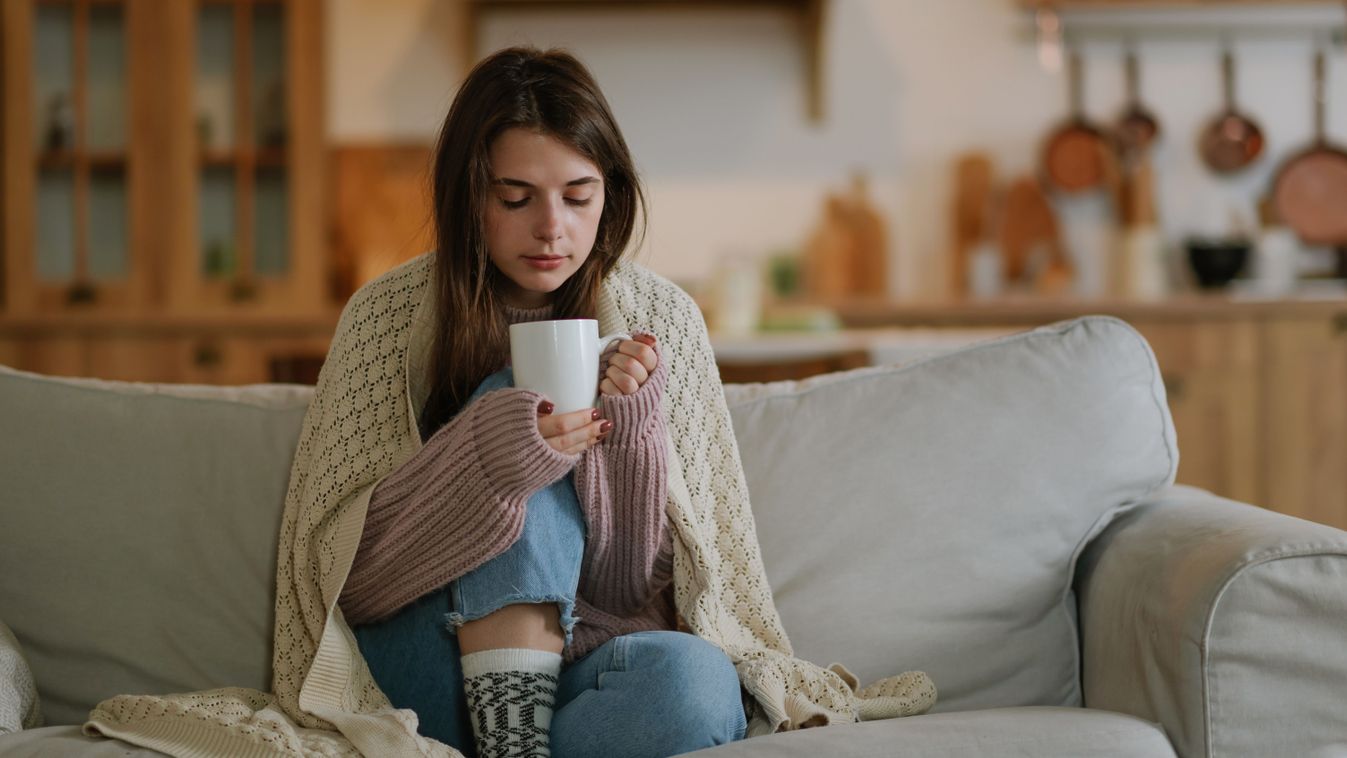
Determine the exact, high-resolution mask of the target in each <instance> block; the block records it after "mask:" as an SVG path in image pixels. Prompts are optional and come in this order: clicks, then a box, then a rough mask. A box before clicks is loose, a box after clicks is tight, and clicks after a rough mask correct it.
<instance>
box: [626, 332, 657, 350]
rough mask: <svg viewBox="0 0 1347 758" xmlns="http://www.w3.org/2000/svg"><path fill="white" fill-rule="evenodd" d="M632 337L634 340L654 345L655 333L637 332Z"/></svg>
mask: <svg viewBox="0 0 1347 758" xmlns="http://www.w3.org/2000/svg"><path fill="white" fill-rule="evenodd" d="M632 339H634V340H636V341H637V342H644V343H645V344H647V345H649V346H651V347H654V346H655V335H653V334H647V333H646V332H641V333H640V334H637V335H636V336H634V337H632Z"/></svg>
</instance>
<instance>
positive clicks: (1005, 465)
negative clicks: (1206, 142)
mask: <svg viewBox="0 0 1347 758" xmlns="http://www.w3.org/2000/svg"><path fill="white" fill-rule="evenodd" d="M726 397H727V400H728V401H729V403H730V413H731V416H732V417H733V421H734V431H735V436H736V438H737V440H738V443H739V448H740V453H741V457H742V459H743V463H744V473H745V477H746V479H747V482H748V489H749V493H750V497H751V500H752V505H753V514H754V519H755V521H756V526H757V533H758V538H759V541H760V544H761V546H762V555H763V563H764V565H765V568H766V572H767V579H768V581H769V582H770V583H771V586H772V590H773V594H774V597H775V600H776V606H777V609H778V610H779V612H780V614H781V619H782V623H783V624H784V626H785V629H786V633H787V635H789V637H790V641H791V644H792V645H793V647H794V650H795V653H796V654H797V655H799V656H800V657H802V658H804V659H806V660H811V661H814V662H816V663H819V664H821V665H827V664H829V663H832V662H840V663H842V664H844V665H845V666H847V668H849V669H850V670H851V671H852V672H853V673H855V674H856V675H857V677H858V678H859V679H860V681H861V684H862V685H864V684H867V683H869V682H873V681H875V680H877V679H879V678H882V677H885V676H890V675H893V674H897V673H900V672H903V671H908V670H919V671H925V672H927V673H928V674H930V676H931V678H932V679H933V680H934V681H935V684H936V686H937V687H938V688H939V690H940V699H939V701H938V702H937V703H936V705H935V707H934V712H943V711H961V710H963V711H967V710H976V709H981V708H1004V707H1011V706H1025V705H1055V706H1079V705H1081V702H1082V700H1081V693H1080V656H1079V651H1078V645H1079V635H1078V633H1077V626H1076V617H1075V613H1076V604H1075V599H1074V596H1073V595H1072V590H1071V581H1072V575H1073V569H1074V566H1075V562H1076V559H1077V555H1078V554H1079V552H1080V551H1081V549H1082V547H1083V546H1084V545H1085V544H1086V543H1087V542H1088V541H1089V540H1090V539H1091V538H1092V537H1093V536H1094V535H1096V534H1098V533H1099V532H1100V531H1101V530H1102V529H1103V528H1104V527H1105V526H1106V525H1107V524H1108V523H1109V522H1110V521H1111V520H1112V519H1113V518H1115V517H1116V516H1117V515H1118V514H1119V513H1120V512H1121V511H1122V509H1124V508H1126V507H1127V506H1128V504H1129V503H1133V502H1136V501H1139V500H1141V499H1143V498H1145V497H1146V496H1147V495H1148V493H1150V492H1153V491H1156V490H1158V489H1159V488H1161V487H1163V486H1165V485H1167V484H1169V483H1170V482H1172V481H1173V479H1174V473H1175V470H1176V468H1177V465H1178V449H1177V445H1176V442H1175V438H1174V427H1173V422H1172V421H1171V419H1170V416H1169V410H1168V407H1167V405H1166V402H1165V391H1164V384H1163V382H1162V381H1161V377H1160V372H1159V370H1158V368H1157V366H1156V363H1155V358H1154V355H1153V354H1152V353H1151V350H1150V347H1149V346H1148V345H1147V344H1146V342H1145V340H1144V339H1143V338H1142V337H1141V335H1140V334H1138V333H1137V332H1136V330H1134V329H1133V328H1132V327H1130V326H1128V325H1127V324H1126V323H1125V322H1123V321H1120V320H1118V319H1115V318H1110V317H1098V316H1095V317H1086V318H1081V319H1076V320H1073V321H1069V322H1064V323H1061V324H1054V325H1051V326H1046V327H1042V328H1039V329H1035V330H1033V331H1028V332H1023V333H1020V334H1015V335H1011V336H1008V337H1004V338H1000V339H996V340H992V341H988V342H984V343H980V344H977V345H973V346H970V347H966V348H962V349H959V350H956V351H954V352H949V353H946V354H942V355H938V356H935V357H932V358H927V359H923V360H919V361H916V362H913V363H910V364H906V365H902V366H884V367H872V368H866V369H858V370H856V371H850V372H844V373H837V374H830V375H825V376H821V377H816V378H813V379H807V380H804V381H799V382H777V383H772V384H766V385H743V386H737V387H736V386H729V387H727V388H726Z"/></svg>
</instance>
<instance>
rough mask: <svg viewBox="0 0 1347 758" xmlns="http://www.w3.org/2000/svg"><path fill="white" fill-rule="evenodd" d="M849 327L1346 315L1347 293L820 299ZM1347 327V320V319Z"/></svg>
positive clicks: (1346, 322) (1217, 319) (1216, 319)
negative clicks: (1151, 298)
mask: <svg viewBox="0 0 1347 758" xmlns="http://www.w3.org/2000/svg"><path fill="white" fill-rule="evenodd" d="M821 305H824V306H826V307H828V308H831V309H832V310H833V311H834V312H836V313H837V315H838V317H839V318H840V319H841V321H842V323H843V324H845V325H846V326H847V327H849V328H867V327H877V326H899V325H903V326H908V325H929V324H941V325H987V324H1044V323H1049V322H1052V321H1060V320H1063V319H1070V318H1075V317H1077V316H1083V315H1086V314H1104V315H1112V316H1117V317H1119V318H1122V319H1124V320H1127V319H1132V318H1147V319H1159V320H1183V321H1193V320H1213V321H1219V320H1231V319H1243V318H1250V317H1254V316H1297V317H1299V316H1303V317H1327V318H1333V319H1339V320H1341V319H1344V318H1347V296H1338V297H1306V298H1303V299H1279V300H1259V299H1253V298H1241V297H1232V296H1230V295H1225V294H1204V293H1191V294H1183V295H1177V296H1174V297H1172V298H1169V299H1166V300H1160V301H1155V302H1141V301H1131V300H1096V299H1083V298H1061V299H1044V298H1037V297H1023V298H1014V297H1007V298H999V299H995V300H949V301H940V302H927V303H922V302H912V303H908V302H894V301H891V300H886V299H864V298H851V299H848V300H846V301H837V302H826V303H821ZM1343 324H1344V330H1347V321H1343Z"/></svg>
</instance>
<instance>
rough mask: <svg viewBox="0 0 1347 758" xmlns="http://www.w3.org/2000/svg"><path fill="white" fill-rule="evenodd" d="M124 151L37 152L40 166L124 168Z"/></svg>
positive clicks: (125, 161)
mask: <svg viewBox="0 0 1347 758" xmlns="http://www.w3.org/2000/svg"><path fill="white" fill-rule="evenodd" d="M126 163H127V157H126V153H125V152H123V151H121V150H43V151H42V152H41V153H38V156H37V165H38V167H40V168H73V167H75V166H77V165H81V164H83V165H87V166H89V167H90V168H126Z"/></svg>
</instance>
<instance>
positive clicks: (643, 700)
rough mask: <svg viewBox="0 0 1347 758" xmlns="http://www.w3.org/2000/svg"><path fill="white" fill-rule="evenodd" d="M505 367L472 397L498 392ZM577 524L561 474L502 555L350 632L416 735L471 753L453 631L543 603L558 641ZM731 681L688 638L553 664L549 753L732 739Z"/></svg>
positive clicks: (619, 752) (642, 639) (736, 697)
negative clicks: (556, 676) (550, 608)
mask: <svg viewBox="0 0 1347 758" xmlns="http://www.w3.org/2000/svg"><path fill="white" fill-rule="evenodd" d="M511 379H512V377H511V375H510V373H509V370H508V369H506V370H505V371H502V372H499V373H497V374H493V375H492V376H490V377H488V378H487V379H486V380H485V381H484V382H483V383H482V386H481V387H479V388H478V389H477V392H476V393H475V394H474V395H473V398H474V399H475V398H476V396H477V395H479V394H481V393H482V392H486V391H489V390H491V389H496V388H497V387H506V386H510V382H511ZM584 540H585V522H584V516H583V513H582V512H581V510H580V503H579V500H578V498H577V497H576V494H575V486H574V483H573V481H572V478H571V477H570V476H567V477H566V478H564V479H562V480H560V481H558V482H557V483H555V484H553V485H551V486H550V487H547V488H546V489H544V490H542V491H540V492H538V493H537V494H535V495H534V496H533V497H532V498H530V499H529V501H528V505H527V511H526V513H525V517H524V528H523V532H522V533H521V534H520V537H519V539H518V540H517V541H516V542H515V543H514V544H512V545H511V546H510V547H509V548H508V549H507V550H506V551H505V552H503V553H501V554H500V555H498V556H496V557H494V558H492V559H491V560H489V561H487V562H486V563H484V564H482V565H481V566H479V567H478V568H476V569H474V570H473V571H470V572H468V573H467V574H464V575H463V576H461V577H459V578H458V579H456V580H454V581H452V582H450V583H449V584H448V585H447V586H446V587H442V588H440V589H439V590H436V591H435V592H432V593H430V594H428V595H426V596H424V597H422V598H420V599H418V600H416V601H414V602H412V603H410V604H409V605H407V606H406V607H404V608H402V609H401V610H400V611H398V612H397V613H396V614H394V615H393V616H391V617H389V618H387V619H384V620H382V621H378V622H375V623H373V624H365V625H362V626H358V627H355V628H354V629H352V632H353V633H354V634H355V638H356V642H357V643H358V644H359V646H360V652H361V655H363V656H364V658H365V661H366V663H368V664H369V668H370V673H371V674H372V675H373V676H374V681H375V682H377V683H378V685H379V687H380V689H382V690H383V691H384V694H386V695H387V696H388V698H389V700H391V701H392V703H393V705H394V706H395V707H398V708H410V709H411V710H413V711H415V712H416V714H417V716H418V717H419V723H420V726H419V729H418V731H419V732H420V733H421V734H422V735H424V736H427V737H431V738H434V739H437V740H439V741H441V742H444V743H446V744H449V745H452V746H453V747H455V748H457V749H458V750H460V751H462V752H463V753H464V754H465V755H468V756H473V755H475V753H476V749H475V746H474V744H473V737H472V722H471V721H470V720H469V716H468V709H467V701H466V698H465V696H464V694H463V674H462V669H461V665H460V663H459V658H460V656H461V653H460V651H459V646H458V638H457V635H456V630H457V627H458V626H461V625H462V624H463V623H464V622H466V621H472V620H475V619H478V618H482V617H483V616H486V615H488V614H490V613H493V612H494V611H496V610H499V609H500V608H501V607H503V606H506V605H510V604H514V603H543V602H555V603H557V604H558V608H559V609H560V618H561V623H562V630H563V632H564V633H565V635H566V643H567V644H568V645H569V644H570V641H571V630H572V628H573V626H574V623H575V619H574V617H573V615H572V612H573V610H574V603H575V592H576V587H577V586H578V583H579V576H580V561H581V558H582V556H583V554H584V545H585V543H584ZM745 729H746V724H745V719H744V711H743V707H742V705H741V700H740V689H739V679H738V676H737V675H736V673H735V670H734V666H733V665H732V664H731V663H730V659H729V657H727V656H726V655H725V653H724V652H723V651H721V650H720V648H718V647H716V646H715V645H712V644H711V643H709V642H706V641H705V640H702V639H701V638H699V637H696V636H693V635H690V634H683V633H680V632H672V631H652V632H637V633H635V634H628V635H623V636H620V637H615V638H613V639H610V640H608V641H607V642H605V643H604V644H603V645H600V646H599V647H598V648H597V649H595V650H593V651H591V652H590V653H589V654H588V655H585V656H584V657H582V658H580V659H579V660H577V661H574V662H572V663H571V664H569V665H567V666H564V667H563V668H562V671H561V677H560V682H559V684H558V687H557V698H556V705H555V708H554V713H553V717H552V731H551V733H552V744H551V747H552V755H553V756H554V757H556V758H567V757H568V756H581V757H587V756H610V755H611V756H646V755H648V756H661V757H662V756H669V755H677V754H678V753H684V752H688V751H691V750H698V749H700V748H704V747H711V746H712V745H719V744H723V743H726V742H731V741H733V740H737V739H742V738H743V736H744V732H745Z"/></svg>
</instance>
